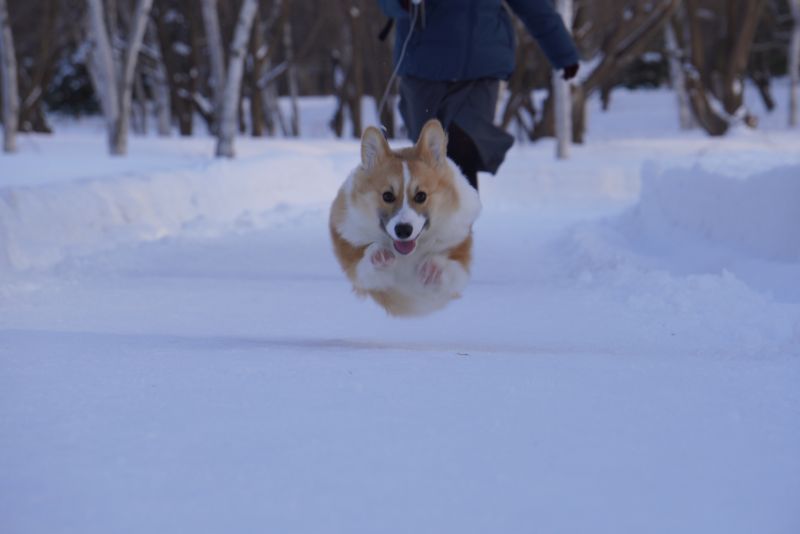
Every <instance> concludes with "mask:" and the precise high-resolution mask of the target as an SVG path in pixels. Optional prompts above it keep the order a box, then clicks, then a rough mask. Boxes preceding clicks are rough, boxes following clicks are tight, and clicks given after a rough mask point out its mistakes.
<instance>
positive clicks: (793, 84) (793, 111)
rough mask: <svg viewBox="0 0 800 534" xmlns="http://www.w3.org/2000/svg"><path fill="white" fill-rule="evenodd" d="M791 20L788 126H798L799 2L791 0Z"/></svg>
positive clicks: (799, 73) (799, 84) (799, 74)
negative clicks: (792, 21)
mask: <svg viewBox="0 0 800 534" xmlns="http://www.w3.org/2000/svg"><path fill="white" fill-rule="evenodd" d="M790 5H791V7H792V19H794V25H793V26H792V42H791V45H790V46H789V80H790V85H789V126H792V127H794V126H797V124H798V113H799V112H800V110H798V107H800V102H798V91H800V88H799V87H798V86H800V0H791V3H790Z"/></svg>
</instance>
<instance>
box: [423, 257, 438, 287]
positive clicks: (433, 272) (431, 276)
mask: <svg viewBox="0 0 800 534" xmlns="http://www.w3.org/2000/svg"><path fill="white" fill-rule="evenodd" d="M442 271H443V269H442V266H441V265H439V263H438V262H437V261H436V260H434V259H432V258H431V259H428V260H425V261H423V262H422V263H421V264H420V265H419V267H418V268H417V275H418V276H419V281H420V282H421V283H422V285H424V286H437V285H439V284H441V283H442Z"/></svg>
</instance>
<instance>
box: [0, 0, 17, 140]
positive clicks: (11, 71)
mask: <svg viewBox="0 0 800 534" xmlns="http://www.w3.org/2000/svg"><path fill="white" fill-rule="evenodd" d="M0 33H2V35H0V56H2V57H1V58H0V60H2V65H0V77H2V80H3V132H4V133H3V151H5V152H16V150H17V120H18V115H19V94H18V89H17V60H16V56H15V54H14V39H13V36H12V35H11V23H10V21H9V19H8V6H7V5H6V0H0Z"/></svg>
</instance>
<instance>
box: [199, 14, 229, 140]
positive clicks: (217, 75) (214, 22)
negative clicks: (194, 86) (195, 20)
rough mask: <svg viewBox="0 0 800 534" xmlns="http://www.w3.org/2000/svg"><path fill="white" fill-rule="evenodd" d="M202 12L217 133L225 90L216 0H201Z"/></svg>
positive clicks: (215, 131)
mask: <svg viewBox="0 0 800 534" xmlns="http://www.w3.org/2000/svg"><path fill="white" fill-rule="evenodd" d="M202 14H203V25H204V26H205V30H206V44H207V45H208V56H209V62H210V63H211V91H212V95H213V99H212V101H213V103H214V120H213V121H212V126H211V128H212V130H214V133H218V129H219V127H220V121H221V118H222V106H223V103H222V102H223V100H222V99H223V94H224V91H225V51H224V49H223V46H222V32H221V31H220V29H219V12H218V11H217V0H202Z"/></svg>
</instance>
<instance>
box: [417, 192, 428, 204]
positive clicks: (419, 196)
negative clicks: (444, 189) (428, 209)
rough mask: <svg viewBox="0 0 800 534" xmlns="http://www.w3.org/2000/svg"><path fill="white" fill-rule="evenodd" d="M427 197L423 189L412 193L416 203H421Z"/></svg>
mask: <svg viewBox="0 0 800 534" xmlns="http://www.w3.org/2000/svg"><path fill="white" fill-rule="evenodd" d="M427 199H428V195H427V194H426V193H425V191H420V192H418V193H417V194H416V195H414V202H416V203H417V204H422V203H423V202H425V201H426V200H427Z"/></svg>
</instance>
